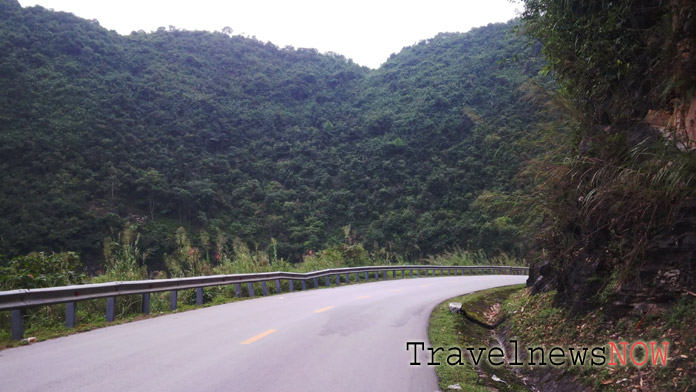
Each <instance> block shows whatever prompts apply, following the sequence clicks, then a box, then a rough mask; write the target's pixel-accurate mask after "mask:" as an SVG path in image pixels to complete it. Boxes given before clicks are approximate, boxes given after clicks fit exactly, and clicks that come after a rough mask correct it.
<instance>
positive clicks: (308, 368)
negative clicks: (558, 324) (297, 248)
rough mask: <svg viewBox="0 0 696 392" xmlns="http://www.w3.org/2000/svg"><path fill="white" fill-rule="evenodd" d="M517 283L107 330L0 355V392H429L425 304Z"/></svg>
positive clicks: (468, 283) (279, 306)
mask: <svg viewBox="0 0 696 392" xmlns="http://www.w3.org/2000/svg"><path fill="white" fill-rule="evenodd" d="M525 279H526V277H525V276H505V275H493V276H456V277H455V276H452V277H428V278H425V277H423V278H411V279H409V278H407V279H397V280H389V281H379V282H371V283H362V284H353V285H349V286H342V287H335V288H328V289H320V290H308V291H304V292H302V291H298V292H294V293H289V294H282V295H275V296H269V297H262V298H256V299H252V300H248V301H241V302H234V303H230V304H226V305H220V306H213V307H209V308H204V309H197V310H193V311H188V312H182V313H176V314H171V315H166V316H161V317H156V318H152V319H147V320H141V321H137V322H133V323H128V324H122V325H115V326H110V327H107V328H102V329H98V330H94V331H90V332H85V333H80V334H76V335H72V336H67V337H63V338H58V339H54V340H49V341H45V342H40V343H35V344H32V345H29V346H23V347H17V348H12V349H8V350H3V351H0V391H3V392H4V391H13V392H14V391H42V392H43V391H70V392H73V391H331V392H342V391H350V392H356V391H399V392H403V391H418V392H421V391H424V392H431V391H436V390H438V386H437V378H436V376H435V371H434V369H433V368H432V367H428V366H425V365H422V366H409V362H411V361H412V360H413V350H412V351H406V342H407V341H424V342H426V345H427V341H428V340H427V336H428V335H427V329H428V319H429V317H430V312H431V311H432V310H433V308H434V307H435V306H436V305H437V304H438V303H440V302H442V301H444V300H447V299H449V298H451V297H454V296H457V295H461V294H465V293H469V292H473V291H478V290H482V289H487V288H490V287H496V286H504V285H510V284H518V283H523V282H524V281H525ZM423 358H427V357H425V356H424V357H423ZM425 362H427V359H425Z"/></svg>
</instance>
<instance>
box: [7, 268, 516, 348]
mask: <svg viewBox="0 0 696 392" xmlns="http://www.w3.org/2000/svg"><path fill="white" fill-rule="evenodd" d="M399 271H401V278H406V271H408V274H409V277H413V275H414V272H415V275H416V277H420V276H421V272H424V275H425V276H450V275H482V274H487V275H490V274H494V275H502V274H505V275H527V274H528V273H529V268H528V267H509V266H436V265H428V266H423V265H391V266H366V267H352V268H332V269H326V270H321V271H313V272H307V273H297V272H262V273H253V274H232V275H213V276H199V277H192V278H175V279H155V280H137V281H124V282H108V283H98V284H83V285H73V286H60V287H47V288H40V289H19V290H11V291H0V311H4V310H9V311H10V312H11V329H12V339H14V340H21V339H22V338H23V337H24V323H23V320H22V312H23V310H24V309H26V308H30V307H36V306H46V305H55V304H66V307H65V325H66V326H67V327H69V328H74V327H75V321H76V311H77V302H79V301H85V300H89V299H96V298H106V321H107V322H111V321H114V320H115V309H116V297H119V296H123V295H137V294H140V295H142V313H144V314H149V313H150V294H151V293H157V292H162V291H169V292H170V293H171V294H170V301H169V308H170V310H176V308H177V295H178V291H179V290H186V289H196V304H197V305H202V304H203V288H204V287H210V286H224V285H231V284H234V285H235V296H236V297H241V296H242V290H241V285H242V284H243V283H246V284H247V290H248V296H249V297H251V298H253V297H254V296H255V292H254V286H253V284H254V283H257V282H260V283H261V289H262V292H263V295H264V296H267V295H268V288H267V282H270V281H275V292H276V293H281V284H280V281H281V280H287V281H288V283H289V291H290V292H292V291H294V290H295V287H294V283H295V282H299V283H300V284H301V287H302V290H306V289H307V282H308V281H312V283H313V286H314V288H319V287H320V284H319V279H320V278H324V286H325V287H329V286H331V280H332V279H331V277H335V278H334V279H333V280H334V281H335V282H336V284H337V285H339V284H341V283H342V282H344V283H350V282H351V275H355V279H354V280H353V281H355V282H357V283H360V275H361V274H362V275H363V279H364V280H365V281H368V280H369V279H370V275H372V274H374V277H375V279H378V280H379V279H380V274H381V275H382V279H387V273H388V272H392V273H393V274H392V275H393V278H397V275H398V272H399ZM437 271H439V274H437ZM428 272H430V274H428ZM445 273H446V275H445Z"/></svg>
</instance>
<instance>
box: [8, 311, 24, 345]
mask: <svg viewBox="0 0 696 392" xmlns="http://www.w3.org/2000/svg"><path fill="white" fill-rule="evenodd" d="M11 323H12V340H22V339H24V320H22V309H12V321H11Z"/></svg>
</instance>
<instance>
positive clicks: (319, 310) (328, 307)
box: [314, 305, 333, 313]
mask: <svg viewBox="0 0 696 392" xmlns="http://www.w3.org/2000/svg"><path fill="white" fill-rule="evenodd" d="M331 308H333V305H331V306H327V307H325V308H321V309H317V310H315V311H314V313H321V312H326V311H327V310H329V309H331Z"/></svg>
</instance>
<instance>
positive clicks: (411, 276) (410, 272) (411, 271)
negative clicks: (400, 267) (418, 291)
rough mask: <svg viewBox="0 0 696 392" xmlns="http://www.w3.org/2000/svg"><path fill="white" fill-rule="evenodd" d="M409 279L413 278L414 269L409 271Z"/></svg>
mask: <svg viewBox="0 0 696 392" xmlns="http://www.w3.org/2000/svg"><path fill="white" fill-rule="evenodd" d="M408 277H409V278H413V270H412V269H410V270H408Z"/></svg>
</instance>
